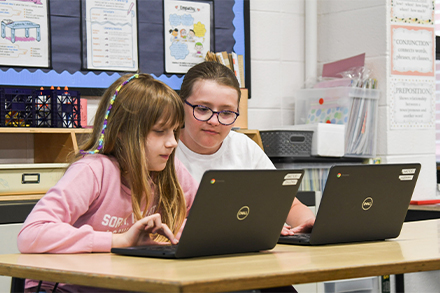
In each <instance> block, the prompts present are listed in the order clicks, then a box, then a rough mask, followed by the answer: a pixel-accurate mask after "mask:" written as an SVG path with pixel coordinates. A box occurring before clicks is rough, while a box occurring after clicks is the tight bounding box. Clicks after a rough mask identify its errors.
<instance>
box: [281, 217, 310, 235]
mask: <svg viewBox="0 0 440 293" xmlns="http://www.w3.org/2000/svg"><path fill="white" fill-rule="evenodd" d="M313 224H315V218H311V219H308V220H307V221H305V222H304V223H302V224H301V225H298V226H296V227H294V228H292V227H291V226H289V225H284V226H283V229H282V230H281V235H283V236H289V235H293V234H295V233H308V232H310V231H311V230H312V228H313Z"/></svg>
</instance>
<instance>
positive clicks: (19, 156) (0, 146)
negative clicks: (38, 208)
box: [0, 127, 92, 202]
mask: <svg viewBox="0 0 440 293" xmlns="http://www.w3.org/2000/svg"><path fill="white" fill-rule="evenodd" d="M91 133H92V129H82V128H24V127H23V128H18V127H17V128H6V127H4V128H2V127H0V165H1V166H2V167H4V168H6V169H7V168H8V167H9V165H11V164H12V165H13V168H14V170H15V169H17V170H20V171H21V172H18V173H20V174H21V173H23V174H28V173H35V172H30V171H29V170H30V168H29V167H28V166H29V164H31V165H32V168H34V167H35V168H36V167H37V166H42V165H44V168H46V169H47V168H49V169H50V168H52V167H51V166H52V165H53V169H54V170H55V168H58V169H60V168H61V167H60V165H63V163H67V157H68V155H69V153H71V152H78V151H79V149H78V142H80V141H81V140H82V139H84V138H85V137H86V136H87V135H89V134H91ZM48 165H50V166H48ZM55 166H56V167H55ZM26 168H28V169H26ZM63 168H64V166H63ZM51 171H52V170H50V171H49V172H51ZM57 172H59V171H57ZM15 173H17V172H13V173H7V174H6V175H10V176H15V175H11V174H15ZM18 173H17V174H18ZM20 174H18V175H20ZM6 175H5V176H6ZM28 175H29V174H28ZM31 175H36V176H37V178H38V184H43V183H42V182H40V180H39V179H40V175H41V176H43V174H40V173H39V174H31ZM5 176H4V177H5ZM60 176H62V173H61V175H60ZM5 178H6V177H5ZM5 178H3V179H2V176H0V184H8V186H7V187H5V185H3V186H0V187H1V188H0V201H2V202H3V201H11V200H36V199H39V198H41V197H42V196H43V195H44V193H45V191H44V192H43V191H38V192H37V190H39V189H37V188H36V189H35V190H31V189H32V188H31V187H30V186H28V185H29V184H24V183H28V182H23V180H21V184H20V183H18V185H19V186H20V187H23V186H26V187H27V188H28V187H29V188H28V189H30V190H29V191H28V192H22V191H21V189H20V188H18V189H16V188H15V187H13V186H16V185H17V184H15V183H14V184H13V186H11V184H12V182H16V181H15V180H14V181H9V178H10V177H8V180H6V179H5ZM14 178H15V177H14ZM20 178H21V177H20ZM41 178H43V177H41ZM5 180H6V181H5ZM18 181H19V182H20V180H18ZM51 181H52V180H51ZM51 181H50V182H49V184H50V186H52V185H53V184H55V183H56V181H55V183H53V184H52V183H51ZM32 183H34V182H32ZM46 183H47V182H46ZM18 185H17V186H18ZM40 186H41V185H40ZM48 188H49V187H48ZM40 189H41V188H40ZM2 190H3V191H2ZM14 190H15V191H16V192H14ZM17 190H18V191H17Z"/></svg>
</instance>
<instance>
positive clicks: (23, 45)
mask: <svg viewBox="0 0 440 293" xmlns="http://www.w3.org/2000/svg"><path fill="white" fill-rule="evenodd" d="M0 21H1V38H0V65H5V66H25V67H33V66H35V67H49V66H50V56H49V40H50V35H49V28H48V27H49V26H48V7H47V0H8V1H5V0H0Z"/></svg>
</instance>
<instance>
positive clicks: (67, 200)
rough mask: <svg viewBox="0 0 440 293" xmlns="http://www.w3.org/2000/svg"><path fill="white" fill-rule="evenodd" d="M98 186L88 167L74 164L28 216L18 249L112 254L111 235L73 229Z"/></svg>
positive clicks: (81, 228) (40, 251) (22, 250)
mask: <svg viewBox="0 0 440 293" xmlns="http://www.w3.org/2000/svg"><path fill="white" fill-rule="evenodd" d="M99 184H100V182H99V180H97V177H96V175H95V173H94V172H93V170H92V169H91V168H90V167H89V165H87V164H74V165H72V166H71V167H70V168H69V169H68V170H67V172H66V173H65V175H64V176H63V177H62V178H61V179H60V181H59V182H58V183H57V184H56V185H55V186H54V187H52V188H51V189H50V190H49V191H48V193H47V194H46V195H45V196H44V197H43V198H42V199H41V200H40V201H39V202H38V203H37V204H36V205H35V207H34V209H33V210H32V212H31V213H30V214H29V216H28V217H27V219H26V221H25V223H24V224H23V227H22V229H21V231H20V233H19V235H18V239H17V243H18V249H19V250H20V251H21V252H22V253H43V252H49V253H81V252H109V251H110V249H111V241H112V240H111V239H112V233H111V232H100V231H94V230H93V228H92V227H91V226H90V225H83V226H81V227H79V228H77V227H74V226H73V224H74V223H75V222H76V220H77V219H78V218H79V217H80V216H81V215H83V214H84V213H86V212H87V211H88V209H89V206H90V204H91V203H92V202H93V200H95V199H96V198H97V197H98V195H99V189H100V188H99Z"/></svg>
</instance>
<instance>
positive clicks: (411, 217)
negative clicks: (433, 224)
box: [405, 204, 440, 222]
mask: <svg viewBox="0 0 440 293" xmlns="http://www.w3.org/2000/svg"><path fill="white" fill-rule="evenodd" d="M439 218H440V204H432V205H409V207H408V212H407V213H406V218H405V222H411V221H421V220H430V219H439Z"/></svg>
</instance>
